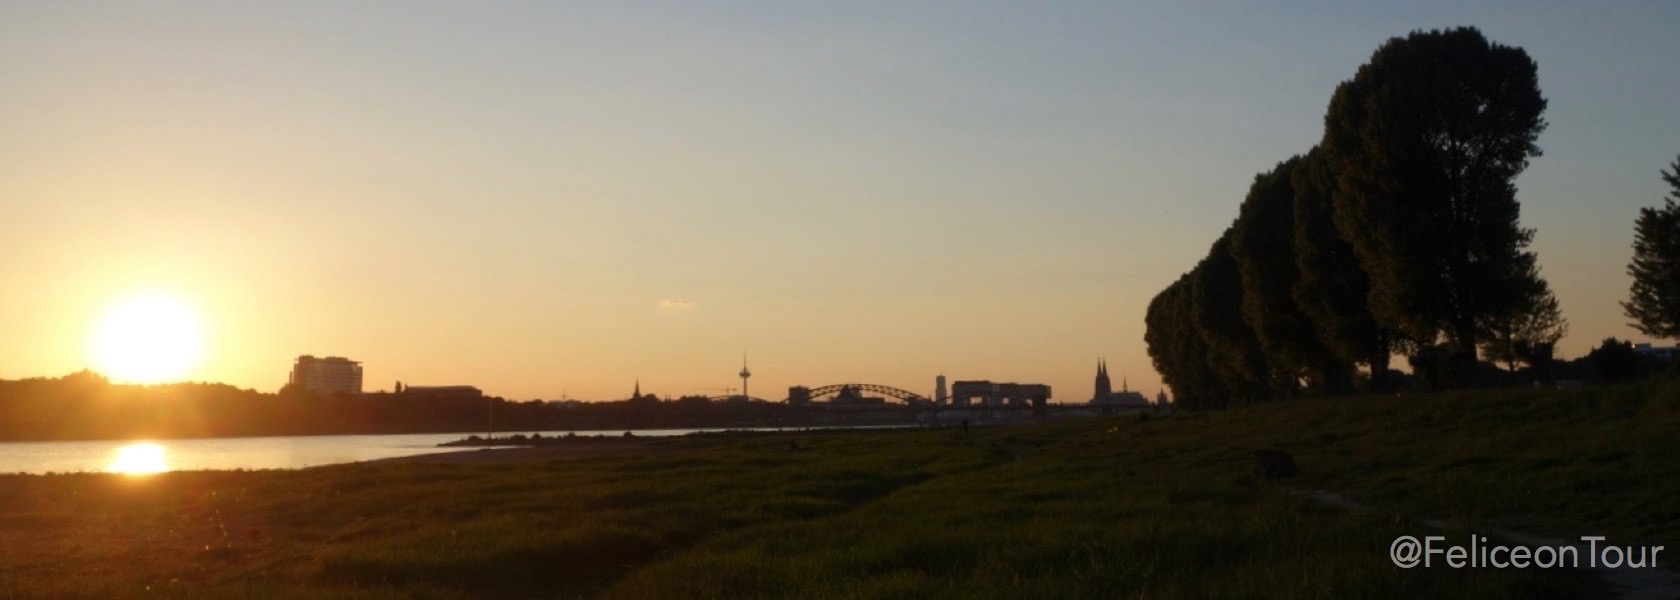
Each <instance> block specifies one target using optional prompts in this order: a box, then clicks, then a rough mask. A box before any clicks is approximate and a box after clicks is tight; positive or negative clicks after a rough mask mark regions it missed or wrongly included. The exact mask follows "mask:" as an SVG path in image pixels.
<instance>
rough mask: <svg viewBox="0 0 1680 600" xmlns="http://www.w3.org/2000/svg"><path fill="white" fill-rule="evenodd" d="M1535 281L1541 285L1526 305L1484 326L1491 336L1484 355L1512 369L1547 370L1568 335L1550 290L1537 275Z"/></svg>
mask: <svg viewBox="0 0 1680 600" xmlns="http://www.w3.org/2000/svg"><path fill="white" fill-rule="evenodd" d="M1532 279H1533V280H1534V281H1538V282H1540V285H1539V286H1538V287H1537V288H1535V290H1534V291H1533V293H1532V295H1531V297H1530V298H1529V300H1528V301H1527V302H1525V303H1523V304H1522V305H1519V306H1518V307H1516V308H1515V309H1514V310H1511V311H1509V312H1507V313H1504V314H1502V315H1499V316H1497V317H1495V318H1491V319H1488V321H1487V323H1486V324H1485V326H1484V329H1486V331H1487V334H1488V337H1487V339H1486V341H1484V342H1483V343H1482V353H1483V355H1484V356H1486V357H1487V359H1488V360H1492V361H1496V362H1503V363H1505V364H1506V368H1509V369H1512V370H1515V368H1516V363H1519V362H1520V363H1523V364H1527V365H1529V366H1532V367H1535V368H1536V369H1538V370H1541V371H1545V370H1547V367H1549V363H1550V361H1551V360H1552V352H1553V351H1554V350H1555V349H1556V348H1557V343H1558V340H1561V339H1563V336H1565V335H1568V333H1569V322H1568V321H1567V320H1565V319H1564V318H1563V312H1562V311H1561V310H1559V308H1558V301H1557V297H1556V296H1554V295H1552V290H1551V288H1550V287H1549V286H1547V285H1545V280H1544V279H1541V278H1540V277H1539V275H1538V274H1536V275H1535V276H1533V278H1532Z"/></svg>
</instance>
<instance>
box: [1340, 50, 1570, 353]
mask: <svg viewBox="0 0 1680 600" xmlns="http://www.w3.org/2000/svg"><path fill="white" fill-rule="evenodd" d="M1545 109H1546V100H1545V98H1543V97H1542V96H1541V94H1540V89H1539V85H1538V80H1537V77H1536V67H1535V64H1534V61H1533V60H1531V59H1530V58H1529V57H1528V54H1527V53H1525V52H1524V51H1523V50H1522V49H1520V48H1514V47H1510V46H1503V45H1500V44H1496V43H1492V42H1489V41H1488V40H1487V39H1486V38H1484V37H1483V36H1482V34H1481V32H1480V31H1477V30H1476V29H1474V28H1458V29H1452V30H1446V31H1428V32H1422V31H1419V32H1414V33H1412V34H1411V35H1409V36H1407V37H1405V38H1395V39H1391V40H1389V41H1388V42H1387V43H1385V44H1383V46H1382V47H1381V48H1379V49H1377V51H1376V53H1375V54H1374V55H1372V57H1371V61H1370V62H1369V63H1367V64H1366V65H1364V66H1362V67H1360V69H1359V72H1358V73H1357V74H1356V75H1355V76H1354V78H1353V79H1352V80H1350V81H1347V82H1344V83H1342V84H1341V85H1340V86H1339V87H1338V88H1337V89H1336V93H1335V95H1334V96H1333V97H1332V99H1331V102H1330V109H1329V112H1328V114H1327V115H1326V116H1325V133H1324V147H1325V150H1326V152H1327V155H1328V157H1329V159H1330V160H1331V161H1332V164H1333V169H1334V171H1335V173H1336V177H1337V190H1336V193H1335V196H1334V197H1335V204H1336V206H1335V219H1336V225H1337V228H1338V230H1339V231H1340V233H1341V235H1342V237H1343V239H1346V240H1347V241H1348V243H1349V244H1350V246H1351V247H1352V248H1353V250H1354V252H1355V254H1356V255H1357V256H1358V257H1359V261H1360V264H1361V265H1362V266H1363V268H1364V270H1365V272H1366V273H1367V275H1368V276H1369V277H1370V290H1369V294H1368V300H1369V302H1368V305H1369V306H1370V309H1371V312H1372V314H1373V315H1374V316H1375V317H1376V318H1377V320H1378V322H1379V323H1382V324H1383V325H1385V326H1387V327H1390V328H1393V329H1396V330H1399V331H1400V332H1401V333H1403V334H1405V336H1406V337H1408V338H1411V339H1414V340H1417V341H1418V342H1420V343H1422V344H1428V343H1431V342H1434V341H1435V340H1437V339H1445V340H1446V342H1447V345H1448V347H1449V348H1450V349H1451V350H1452V352H1453V353H1454V355H1455V358H1454V359H1455V360H1457V361H1460V362H1464V361H1468V362H1474V360H1475V351H1476V347H1477V345H1478V344H1477V342H1478V340H1480V339H1481V338H1482V337H1483V336H1484V333H1485V332H1484V331H1483V330H1482V329H1481V328H1480V325H1482V324H1483V323H1485V322H1486V320H1487V319H1488V317H1489V316H1490V315H1498V314H1501V313H1504V312H1507V311H1511V310H1513V307H1515V306H1518V305H1520V304H1521V303H1522V302H1524V301H1525V300H1527V299H1528V298H1529V297H1530V294H1531V293H1532V290H1533V289H1534V284H1533V282H1532V281H1529V280H1527V277H1529V276H1530V274H1532V273H1533V272H1534V270H1533V269H1532V266H1533V262H1534V255H1533V254H1532V253H1530V252H1528V251H1527V250H1526V248H1527V246H1528V244H1529V242H1530V241H1531V240H1532V238H1533V231H1532V230H1529V229H1524V228H1522V227H1520V226H1519V225H1518V215H1519V212H1520V211H1519V206H1518V204H1517V199H1516V186H1515V184H1514V183H1513V181H1514V179H1515V178H1516V176H1517V175H1518V174H1520V173H1521V172H1522V171H1523V169H1525V168H1527V166H1528V159H1529V158H1531V157H1534V156H1538V155H1539V154H1540V148H1539V146H1537V145H1536V143H1535V142H1536V140H1537V139H1538V138H1539V135H1540V132H1541V131H1543V130H1544V129H1545V127H1546V123H1545V121H1544V120H1543V119H1542V118H1541V114H1542V113H1543V112H1544V111H1545Z"/></svg>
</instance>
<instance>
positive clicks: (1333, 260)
mask: <svg viewBox="0 0 1680 600" xmlns="http://www.w3.org/2000/svg"><path fill="white" fill-rule="evenodd" d="M1293 178H1294V182H1293V183H1294V185H1293V188H1294V190H1295V206H1294V215H1293V216H1294V228H1295V235H1294V244H1295V265H1296V267H1297V274H1298V277H1297V279H1296V280H1295V284H1294V286H1293V289H1292V292H1293V295H1294V297H1295V304H1296V306H1298V307H1300V309H1301V312H1302V313H1303V314H1305V315H1306V316H1307V317H1308V318H1309V319H1310V320H1311V321H1312V323H1313V325H1314V327H1315V329H1316V331H1317V333H1318V339H1319V341H1320V342H1321V343H1323V344H1324V346H1325V348H1327V349H1329V350H1330V351H1332V352H1334V353H1335V354H1336V355H1337V356H1338V357H1340V358H1341V359H1342V360H1343V361H1346V362H1350V363H1357V364H1363V365H1365V366H1366V367H1368V368H1370V370H1371V387H1372V388H1373V389H1375V390H1386V389H1387V387H1388V386H1387V381H1388V378H1387V377H1386V375H1387V373H1388V364H1389V358H1390V356H1391V354H1392V350H1393V348H1392V346H1393V342H1392V337H1393V335H1392V334H1391V333H1390V332H1388V331H1386V330H1385V329H1383V328H1382V327H1381V326H1380V325H1379V324H1378V323H1377V321H1376V317H1374V316H1372V315H1371V311H1370V309H1369V308H1368V307H1367V306H1366V299H1367V298H1368V297H1369V294H1370V289H1371V286H1370V279H1369V278H1368V277H1367V276H1366V275H1365V269H1364V268H1363V267H1361V266H1360V265H1359V259H1358V257H1356V256H1355V255H1354V253H1353V248H1352V246H1350V245H1348V242H1347V240H1345V239H1342V235H1341V232H1339V231H1337V229H1336V223H1335V203H1334V202H1333V198H1332V194H1333V192H1334V190H1335V188H1336V177H1335V174H1334V173H1332V172H1331V170H1330V164H1329V162H1328V160H1327V159H1326V158H1325V155H1324V151H1323V150H1321V149H1320V148H1313V149H1312V151H1310V152H1308V153H1307V156H1306V159H1305V160H1304V161H1303V162H1302V164H1301V166H1300V167H1299V168H1297V169H1295V171H1294V173H1293Z"/></svg>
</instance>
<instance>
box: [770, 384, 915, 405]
mask: <svg viewBox="0 0 1680 600" xmlns="http://www.w3.org/2000/svg"><path fill="white" fill-rule="evenodd" d="M795 390H797V388H795ZM795 390H789V394H788V400H789V401H795V396H796V394H797V392H796V391H795ZM848 390H850V392H849V393H855V394H860V395H861V394H880V395H881V396H885V397H888V398H893V399H896V400H898V401H899V403H902V404H911V405H920V404H932V403H933V400H932V399H929V398H928V397H927V396H923V395H921V394H918V393H915V392H912V391H909V390H904V389H899V388H895V387H892V386H890V385H881V384H877V383H836V384H831V385H823V386H817V387H814V388H810V389H809V392H808V393H809V395H808V396H806V397H805V398H804V399H803V400H804V401H811V400H816V399H818V398H823V397H828V396H839V395H841V394H842V393H845V392H848Z"/></svg>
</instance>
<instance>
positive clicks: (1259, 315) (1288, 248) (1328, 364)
mask: <svg viewBox="0 0 1680 600" xmlns="http://www.w3.org/2000/svg"><path fill="white" fill-rule="evenodd" d="M1304 165H1305V160H1304V159H1303V158H1301V157H1299V156H1296V157H1293V158H1290V159H1289V160H1288V161H1285V162H1283V163H1280V164H1278V166H1277V167H1276V168H1274V169H1273V170H1271V171H1269V172H1266V173H1262V174H1260V175H1259V176H1257V177H1255V179H1254V185H1253V186H1251V187H1250V188H1249V192H1248V198H1247V199H1245V200H1243V204H1242V208H1241V213H1240V216H1238V217H1237V223H1236V225H1235V227H1234V228H1233V230H1232V236H1231V255H1232V256H1233V257H1234V258H1235V259H1236V261H1237V264H1238V268H1239V271H1240V272H1241V275H1242V288H1243V296H1242V298H1243V303H1242V309H1243V318H1244V319H1245V320H1246V321H1247V323H1248V325H1249V327H1250V328H1252V329H1253V330H1254V335H1255V337H1256V338H1257V339H1258V340H1259V342H1260V347H1261V349H1262V350H1264V351H1265V357H1266V360H1267V361H1268V362H1269V363H1270V366H1271V375H1272V378H1273V381H1272V387H1273V388H1274V389H1277V390H1279V391H1282V392H1286V393H1289V392H1293V391H1294V390H1296V389H1297V388H1301V387H1306V388H1308V389H1309V390H1310V391H1312V392H1315V393H1342V392H1345V391H1347V389H1348V387H1349V386H1350V385H1351V382H1352V365H1351V364H1349V361H1346V360H1342V359H1341V358H1340V357H1338V356H1336V354H1335V353H1334V352H1331V351H1330V349H1328V348H1326V347H1325V345H1324V344H1323V343H1321V342H1320V341H1319V336H1318V333H1317V331H1315V330H1314V327H1313V322H1312V319H1311V317H1309V316H1308V315H1307V314H1306V313H1304V312H1303V311H1302V310H1301V309H1300V307H1299V306H1298V304H1297V302H1296V301H1295V297H1294V294H1293V288H1294V286H1295V283H1296V282H1297V281H1298V280H1299V279H1300V277H1299V268H1298V267H1297V265H1296V260H1295V242H1294V238H1295V217H1294V212H1295V185H1294V175H1295V172H1296V171H1299V170H1300V169H1302V168H1304ZM1361 301H1363V299H1361Z"/></svg>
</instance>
